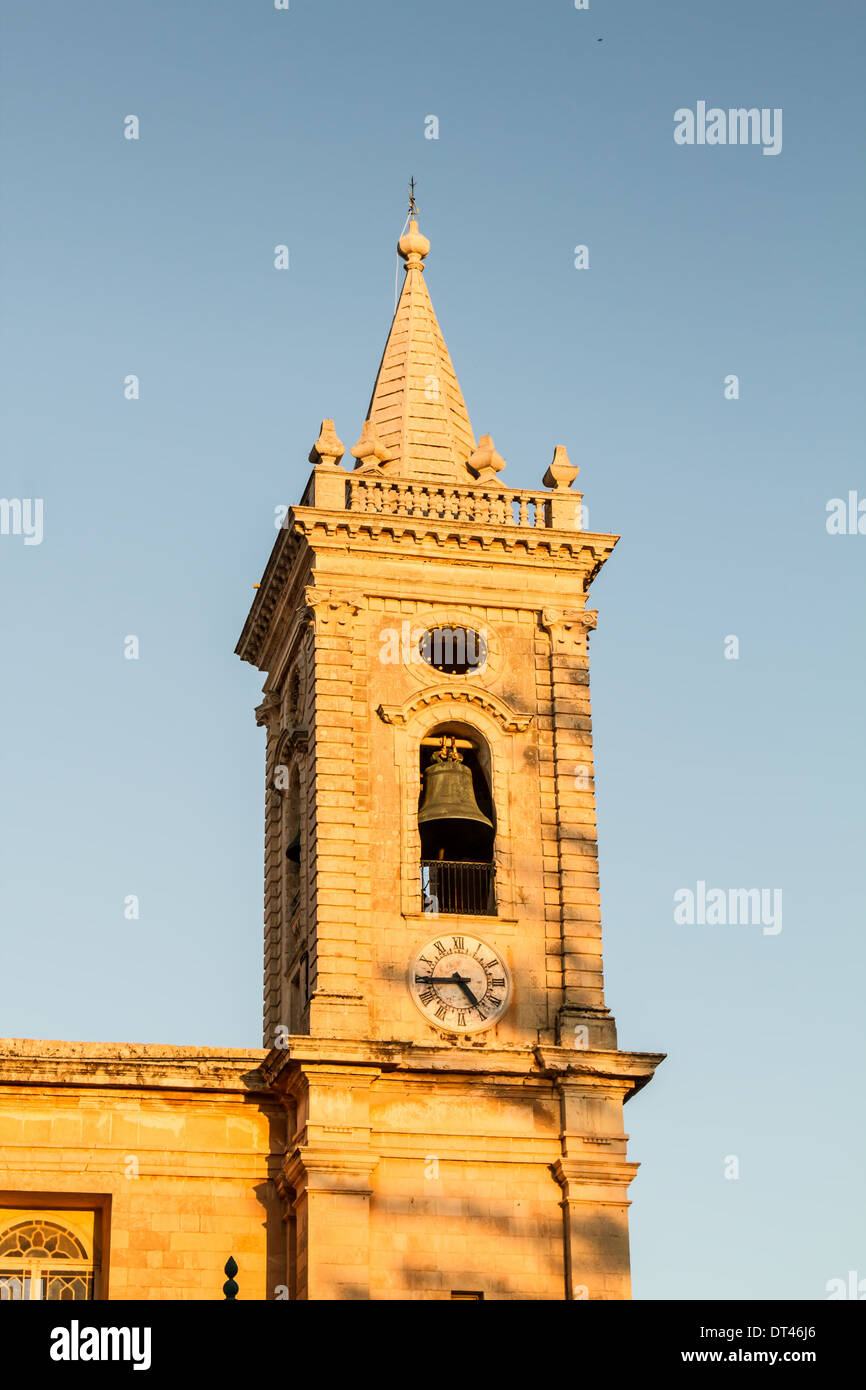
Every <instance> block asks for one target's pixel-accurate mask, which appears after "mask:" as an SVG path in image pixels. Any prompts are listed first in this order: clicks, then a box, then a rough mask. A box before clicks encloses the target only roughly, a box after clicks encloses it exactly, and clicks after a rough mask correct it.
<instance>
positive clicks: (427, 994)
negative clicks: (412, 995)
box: [420, 989, 436, 1007]
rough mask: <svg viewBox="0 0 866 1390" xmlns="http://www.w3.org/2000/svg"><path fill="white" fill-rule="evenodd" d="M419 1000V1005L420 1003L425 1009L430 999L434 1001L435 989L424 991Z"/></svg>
mask: <svg viewBox="0 0 866 1390" xmlns="http://www.w3.org/2000/svg"><path fill="white" fill-rule="evenodd" d="M420 998H421V1003H422V1004H423V1005H425V1007H426V1005H427V1004H429V1003H430V1001H431V999H435V998H436V991H435V989H425V990H424V992H423V994H421V996H420Z"/></svg>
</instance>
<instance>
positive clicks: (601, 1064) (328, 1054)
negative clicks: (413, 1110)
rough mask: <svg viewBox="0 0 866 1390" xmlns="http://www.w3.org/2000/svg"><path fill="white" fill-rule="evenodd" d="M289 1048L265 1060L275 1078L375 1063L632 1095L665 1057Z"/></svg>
mask: <svg viewBox="0 0 866 1390" xmlns="http://www.w3.org/2000/svg"><path fill="white" fill-rule="evenodd" d="M287 1043H288V1045H287V1046H286V1047H285V1048H273V1049H272V1050H271V1051H270V1052H269V1053H268V1055H267V1057H266V1059H265V1061H264V1062H263V1064H262V1069H263V1072H264V1075H265V1077H266V1078H267V1079H268V1080H269V1081H271V1082H272V1083H274V1082H276V1080H277V1078H278V1077H279V1076H280V1073H281V1072H282V1071H283V1070H284V1069H288V1071H289V1072H290V1073H291V1072H292V1071H293V1070H294V1069H295V1067H297V1066H298V1065H301V1066H302V1067H303V1068H304V1070H305V1071H306V1072H310V1070H311V1069H313V1068H315V1069H318V1068H319V1067H323V1068H325V1069H330V1070H333V1069H334V1068H336V1067H338V1066H341V1065H342V1066H349V1067H359V1066H360V1067H375V1068H377V1069H378V1070H380V1071H381V1072H383V1073H386V1072H389V1071H391V1072H403V1073H414V1074H416V1075H419V1076H422V1075H426V1076H436V1077H437V1078H441V1077H444V1076H447V1075H451V1076H454V1077H455V1078H456V1077H459V1076H461V1075H463V1076H465V1075H466V1074H469V1075H486V1076H491V1077H500V1078H502V1079H503V1080H504V1081H508V1080H513V1079H515V1078H517V1077H522V1078H536V1079H538V1080H551V1081H552V1080H557V1081H560V1082H564V1083H569V1082H574V1083H575V1084H590V1085H594V1084H600V1085H609V1084H611V1083H620V1084H622V1085H623V1087H624V1089H626V1090H628V1092H629V1093H630V1094H634V1092H636V1091H638V1090H640V1089H641V1087H642V1086H645V1085H646V1083H647V1082H648V1081H649V1080H650V1078H651V1077H652V1074H653V1072H654V1071H655V1069H656V1067H657V1066H658V1065H659V1064H660V1063H661V1062H662V1061H664V1053H660V1052H619V1051H617V1052H601V1051H590V1050H589V1049H586V1050H583V1049H576V1048H572V1047H556V1046H554V1045H553V1044H551V1045H550V1046H546V1045H545V1046H537V1047H515V1048H492V1047H487V1046H486V1045H484V1044H469V1043H466V1044H456V1045H447V1046H443V1047H430V1046H427V1045H423V1046H422V1045H416V1044H413V1043H407V1042H388V1041H374V1040H370V1041H367V1040H364V1039H355V1038H345V1039H340V1038H311V1037H299V1036H294V1035H293V1036H292V1037H290V1038H289V1039H288V1040H287Z"/></svg>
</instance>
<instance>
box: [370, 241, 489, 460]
mask: <svg viewBox="0 0 866 1390" xmlns="http://www.w3.org/2000/svg"><path fill="white" fill-rule="evenodd" d="M397 250H398V251H399V253H400V255H401V256H402V257H403V260H404V261H405V262H406V265H405V272H406V278H405V280H404V281H403V289H402V291H401V294H400V300H399V303H398V305H397V308H396V311H395V313H394V319H393V322H392V323H391V331H390V333H389V334H388V341H387V343H386V344H385V351H384V353H383V354H382V361H381V363H380V366H379V373H378V375H377V377H376V384H375V386H374V387H373V396H372V399H371V401H370V408H369V410H368V412H367V419H368V422H369V426H368V425H367V423H366V422H365V430H366V434H364V435H362V439H365V438H372V439H375V440H376V441H377V442H378V443H380V444H381V446H382V449H383V450H384V452H385V454H386V455H387V458H386V460H385V461H384V462H383V463H382V471H383V472H384V473H386V474H388V475H390V476H397V477H404V478H428V479H441V480H443V481H448V482H457V483H467V482H472V481H474V479H475V476H476V475H475V472H474V470H473V469H471V468H468V467H467V460H468V459H469V458H470V456H471V455H472V454H474V453H475V448H476V445H475V436H474V434H473V433H472V426H471V424H470V423H469V414H468V412H467V409H466V403H465V401H464V400H463V394H462V392H461V390H460V384H459V382H458V380H457V376H456V374H455V371H454V368H453V366H452V365H451V358H450V357H449V355H448V349H447V347H446V346H445V339H444V338H443V337H442V332H441V330H440V328H439V324H438V323H437V321H436V315H435V313H434V312H433V305H432V303H431V302H430V296H429V294H428V293H427V286H426V284H425V283H424V257H425V256H426V255H427V252H428V251H429V250H430V242H429V241H428V240H427V238H426V237H425V236H422V234H421V233H420V232H419V230H418V220H417V218H415V217H413V218H412V220H411V221H410V223H409V230H408V232H406V233H405V235H403V236H401V238H400V240H399V241H398V243H397ZM360 442H361V441H359V444H360ZM352 453H353V454H355V456H356V457H358V455H357V454H356V453H355V450H354V449H353V450H352Z"/></svg>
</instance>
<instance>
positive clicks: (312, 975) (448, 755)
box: [0, 200, 662, 1300]
mask: <svg viewBox="0 0 866 1390" xmlns="http://www.w3.org/2000/svg"><path fill="white" fill-rule="evenodd" d="M415 212H416V209H415V208H414V200H413V207H412V214H413V215H412V216H411V220H410V222H409V226H408V230H407V231H406V232H405V233H404V235H403V236H401V238H400V241H399V243H398V249H399V253H400V256H401V258H402V260H403V262H404V270H405V274H404V280H403V285H402V290H401V294H400V298H399V302H398V304H397V308H396V311H395V314H394V319H393V322H392V324H391V328H390V332H389V335H388V340H387V342H386V344H385V350H384V353H383V356H382V359H381V363H380V365H379V369H378V374H377V376H376V379H375V384H374V387H373V394H372V399H371V401H370V406H369V410H368V412H367V418H366V420H364V422H363V424H362V426H361V429H360V438H359V439H358V442H357V443H356V444H355V445H354V447H353V448H351V449H350V450H349V456H348V459H347V457H346V450H345V446H344V445H343V443H342V442H341V440H340V439H339V438H338V436H337V432H336V429H335V425H334V421H333V420H325V421H324V422H323V423H322V425H321V429H320V431H319V434H318V438H317V439H316V442H315V444H314V445H313V448H312V452H311V454H310V461H311V463H312V465H313V466H312V471H311V473H310V476H309V481H308V483H307V485H306V488H305V489H304V492H303V495H302V497H301V499H300V503H299V505H297V506H294V507H292V508H291V509H290V510H289V511H288V513H287V515H286V517H285V520H284V522H283V525H282V527H281V529H280V530H279V532H278V535H277V540H276V543H275V544H274V547H273V551H272V554H271V557H270V559H269V561H268V563H267V566H266V568H265V571H264V575H263V577H262V580H261V583H260V584H259V585H258V586H257V589H256V593H255V598H254V601H253V604H252V607H251V609H250V613H249V616H248V618H247V621H246V624H245V626H244V629H243V632H242V634H241V637H240V640H239V642H238V646H237V653H238V655H239V656H240V657H241V659H242V660H244V661H248V662H250V663H251V664H252V665H254V666H255V667H257V669H258V670H260V671H261V672H262V674H263V676H264V685H263V697H262V700H261V703H260V704H259V706H258V708H257V710H256V719H257V721H258V723H259V724H260V725H261V726H262V727H263V728H264V730H265V735H266V766H265V914H264V917H265V932H264V1035H263V1046H262V1048H261V1049H249V1050H238V1049H224V1048H219V1047H207V1048H205V1047H201V1048H197V1047H196V1048H194V1047H171V1046H161V1045H149V1044H148V1045H143V1044H117V1043H66V1042H41V1041H29V1040H20V1039H7V1040H4V1041H0V1298H2V1299H39V1298H41V1299H93V1298H96V1299H214V1298H221V1297H222V1296H223V1295H222V1285H223V1281H224V1278H225V1276H224V1273H223V1267H224V1265H225V1262H226V1260H227V1259H228V1257H229V1256H233V1257H234V1259H235V1261H236V1262H237V1265H238V1267H239V1268H238V1273H237V1275H236V1279H237V1282H238V1285H239V1288H240V1293H239V1297H240V1298H241V1299H275V1298H276V1299H281V1298H282V1299H290V1300H294V1299H300V1300H306V1299H315V1300H326V1299H327V1300H331V1299H336V1300H358V1299H360V1300H367V1299H377V1300H379V1299H397V1300H402V1299H459V1300H467V1299H468V1300H482V1299H493V1300H497V1299H531V1300H562V1299H565V1300H571V1299H628V1298H630V1296H631V1286H630V1277H629V1246H628V1219H627V1213H628V1206H629V1196H628V1192H629V1184H630V1182H631V1180H632V1178H633V1177H634V1174H635V1172H636V1170H637V1165H636V1164H635V1163H633V1162H630V1161H629V1160H628V1158H627V1154H626V1143H627V1137H628V1136H627V1135H626V1134H625V1132H624V1129H623V1105H624V1104H625V1102H626V1101H627V1100H629V1099H630V1098H631V1097H632V1096H633V1095H634V1094H635V1092H637V1091H639V1090H640V1089H641V1088H642V1087H643V1086H645V1085H646V1083H647V1082H648V1081H649V1080H650V1078H651V1076H652V1074H653V1071H654V1069H655V1067H656V1066H657V1065H658V1063H659V1062H660V1061H661V1060H662V1058H661V1056H660V1055H659V1054H656V1053H634V1052H623V1051H621V1050H619V1048H618V1047H617V1038H616V1026H615V1022H614V1019H613V1016H612V1015H611V1013H610V1011H609V1009H608V1008H607V1007H606V1004H605V1000H604V992H603V980H602V943H601V908H600V899H599V884H598V851H597V838H596V813H595V790H594V775H593V753H592V728H591V714H590V696H589V654H588V646H589V635H590V633H591V631H592V629H593V628H594V627H595V623H596V616H597V614H596V612H595V611H594V610H593V609H592V608H591V607H590V606H589V600H590V587H591V585H592V582H593V580H594V579H595V577H596V575H597V574H598V572H599V570H600V569H601V567H602V565H604V563H605V562H606V560H607V559H608V557H609V556H610V554H611V551H612V550H613V547H614V545H615V543H616V539H617V537H616V536H612V535H604V534H598V533H595V532H591V531H587V530H584V529H583V525H582V521H583V513H582V507H581V494H580V493H579V492H577V491H575V489H574V483H575V480H576V477H577V472H578V470H577V468H576V467H575V466H574V465H573V464H572V463H571V462H570V461H569V458H568V455H567V453H566V450H565V449H564V448H563V447H561V446H558V447H556V448H555V449H553V450H552V454H553V457H552V461H551V462H550V464H549V466H548V467H547V470H546V472H544V475H543V479H542V480H541V481H540V483H539V485H538V486H537V487H536V488H532V489H528V490H527V489H521V488H509V487H507V486H506V485H505V484H504V482H503V480H502V477H501V474H502V471H503V468H504V461H503V459H502V458H501V457H500V455H499V454H498V453H497V451H496V448H495V445H494V443H493V440H492V438H491V437H490V435H487V434H485V435H482V436H481V437H480V438H479V439H476V437H475V434H474V432H473V429H472V426H471V424H470V420H469V414H468V411H467V408H466V404H465V402H464V399H463V395H462V393H461V390H460V385H459V383H458V380H457V377H456V374H455V371H454V368H453V366H452V363H451V358H450V356H449V353H448V349H447V347H446V345H445V341H444V339H443V336H442V333H441V331H440V328H439V324H438V322H437V319H436V315H435V313H434V311H433V306H432V303H431V300H430V296H429V293H428V290H427V285H426V283H425V259H426V257H427V254H428V252H429V249H430V243H429V241H428V240H427V238H426V237H425V236H423V235H422V233H421V231H420V230H419V226H418V220H417V216H415V215H414V214H415ZM479 347H480V344H479ZM356 428H357V424H356ZM311 433H312V431H311ZM350 437H351V436H350ZM541 471H542V467H541V466H540V467H539V472H541Z"/></svg>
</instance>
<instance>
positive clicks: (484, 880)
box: [418, 724, 496, 916]
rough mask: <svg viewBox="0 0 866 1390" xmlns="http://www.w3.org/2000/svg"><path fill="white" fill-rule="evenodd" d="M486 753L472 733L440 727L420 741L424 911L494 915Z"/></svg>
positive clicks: (492, 823) (492, 825)
mask: <svg viewBox="0 0 866 1390" xmlns="http://www.w3.org/2000/svg"><path fill="white" fill-rule="evenodd" d="M489 779H490V750H489V749H488V747H487V744H486V743H485V742H484V740H483V739H481V737H480V736H479V735H478V734H476V733H475V731H474V730H467V729H466V728H465V726H462V725H458V724H448V725H439V726H438V727H437V728H435V729H432V730H431V731H430V733H429V734H428V736H427V737H426V738H424V739H422V740H421V796H420V799H419V805H418V830H419V833H420V836H421V879H422V889H423V905H424V911H425V912H427V913H430V914H435V913H439V912H448V913H462V914H471V915H481V916H495V914H496V894H495V887H494V872H495V871H494V861H493V851H494V845H495V839H496V813H495V810H494V806H493V798H492V796H491V794H490V780H489Z"/></svg>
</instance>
